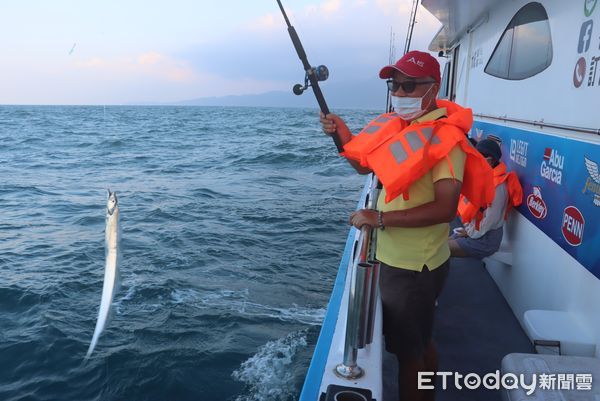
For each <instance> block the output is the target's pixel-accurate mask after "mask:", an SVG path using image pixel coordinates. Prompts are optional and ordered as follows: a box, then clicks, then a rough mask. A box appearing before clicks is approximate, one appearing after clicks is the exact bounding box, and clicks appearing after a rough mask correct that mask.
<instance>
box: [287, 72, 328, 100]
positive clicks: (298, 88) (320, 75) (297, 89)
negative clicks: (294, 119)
mask: <svg viewBox="0 0 600 401" xmlns="http://www.w3.org/2000/svg"><path fill="white" fill-rule="evenodd" d="M309 74H315V76H316V77H317V81H325V80H326V79H327V78H329V70H328V69H327V67H325V66H324V65H320V66H318V67H312V68H311V69H310V70H309V71H307V72H306V75H305V76H304V86H302V85H301V84H296V85H294V88H293V89H292V91H293V92H294V94H295V95H298V96H299V95H301V94H302V93H303V92H304V91H305V90H307V89H308V88H310V86H311V85H310V80H309V79H308V75H309Z"/></svg>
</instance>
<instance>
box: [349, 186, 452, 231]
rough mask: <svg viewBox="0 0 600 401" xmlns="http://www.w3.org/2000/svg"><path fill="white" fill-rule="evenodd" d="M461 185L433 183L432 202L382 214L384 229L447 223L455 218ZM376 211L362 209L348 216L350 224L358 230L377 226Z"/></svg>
mask: <svg viewBox="0 0 600 401" xmlns="http://www.w3.org/2000/svg"><path fill="white" fill-rule="evenodd" d="M461 186H462V183H461V182H460V181H458V180H456V179H453V178H444V179H441V180H438V181H436V182H434V183H433V189H434V200H433V201H431V202H428V203H425V204H422V205H419V206H416V207H413V208H411V209H405V210H395V211H391V212H385V213H383V225H384V226H385V227H426V226H432V225H434V224H440V223H448V222H450V221H452V219H454V217H455V216H456V209H457V207H458V199H459V196H460V188H461ZM377 213H378V212H377V211H376V210H368V209H362V210H359V211H356V212H354V213H353V214H352V215H351V216H350V224H352V225H353V226H355V227H357V228H360V227H361V226H363V225H365V224H367V225H370V226H372V227H377V226H378V221H377Z"/></svg>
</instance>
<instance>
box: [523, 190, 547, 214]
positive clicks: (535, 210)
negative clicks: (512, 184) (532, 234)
mask: <svg viewBox="0 0 600 401" xmlns="http://www.w3.org/2000/svg"><path fill="white" fill-rule="evenodd" d="M527 209H529V212H531V214H532V215H533V217H535V218H536V219H540V220H541V219H544V218H545V217H546V215H547V214H548V207H547V206H546V202H544V200H543V199H542V190H541V188H540V187H533V193H531V194H529V196H527Z"/></svg>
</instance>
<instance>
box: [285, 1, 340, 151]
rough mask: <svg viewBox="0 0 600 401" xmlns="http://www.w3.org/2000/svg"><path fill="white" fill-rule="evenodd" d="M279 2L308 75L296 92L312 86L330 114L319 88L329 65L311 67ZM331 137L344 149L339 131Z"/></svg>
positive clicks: (321, 105)
mask: <svg viewBox="0 0 600 401" xmlns="http://www.w3.org/2000/svg"><path fill="white" fill-rule="evenodd" d="M277 4H279V8H280V9H281V13H282V14H283V18H284V19H285V23H286V24H287V27H288V33H289V34H290V38H291V39H292V43H293V44H294V47H295V48H296V53H298V57H300V60H301V61H302V65H303V66H304V71H306V77H305V81H304V87H303V86H302V85H300V84H297V85H295V86H294V93H295V94H296V95H301V94H302V92H304V91H305V90H306V89H307V88H308V87H309V86H310V87H312V89H313V92H314V94H315V97H316V98H317V102H318V103H319V107H320V108H321V111H322V112H323V114H325V115H327V114H329V108H328V107H327V103H325V98H324V97H323V92H321V88H319V81H325V80H326V79H327V77H328V76H329V71H328V70H327V67H325V66H324V65H320V66H318V67H316V68H315V67H311V65H310V63H309V62H308V59H307V58H306V53H305V52H304V48H303V47H302V43H301V42H300V38H299V37H298V34H297V33H296V30H295V29H294V27H293V26H292V25H291V24H290V20H289V19H288V17H287V14H286V13H285V10H284V9H283V6H282V5H281V1H280V0H277ZM331 137H332V138H333V142H335V146H336V147H337V150H338V152H339V153H342V152H343V151H344V148H343V147H342V143H341V141H340V136H339V135H338V133H337V131H336V132H334V133H333V134H332V135H331Z"/></svg>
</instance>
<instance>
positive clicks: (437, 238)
mask: <svg viewBox="0 0 600 401" xmlns="http://www.w3.org/2000/svg"><path fill="white" fill-rule="evenodd" d="M444 112H445V110H444ZM443 114H444V113H442V114H441V115H440V110H439V109H438V110H435V111H433V112H431V113H428V114H426V115H425V116H423V117H421V118H420V119H419V120H417V121H414V122H413V123H415V122H416V123H418V122H423V121H430V120H434V119H436V118H439V117H441V116H443ZM448 157H449V159H450V162H451V163H452V170H453V172H454V175H452V172H451V170H450V166H449V165H448V161H447V160H446V159H444V160H441V161H440V162H439V163H438V164H436V165H435V166H434V167H433V168H432V169H431V170H429V171H428V172H427V173H425V175H423V177H421V178H420V179H418V180H417V181H415V182H414V183H413V184H412V185H411V186H410V188H409V189H408V193H409V199H408V200H404V197H403V196H402V195H400V196H398V197H396V198H395V199H393V200H392V201H390V202H389V203H385V189H383V190H382V191H381V193H380V194H379V199H378V201H377V210H381V211H383V212H389V211H393V210H405V209H410V208H413V207H416V206H420V205H422V204H425V203H428V202H431V201H433V200H434V198H435V196H434V195H435V192H434V188H433V184H434V183H435V182H436V181H439V180H442V179H445V178H454V179H457V180H459V181H462V179H463V172H464V166H465V159H466V155H465V153H464V152H463V151H462V149H460V147H459V146H455V147H454V148H453V149H452V150H451V151H450V153H449V154H448ZM449 228H450V226H449V224H448V223H441V224H435V225H433V226H426V227H414V228H413V227H411V228H406V227H385V230H377V251H376V255H377V259H378V260H380V261H382V262H383V263H385V264H387V265H390V266H394V267H400V268H404V269H407V270H415V271H422V270H423V266H424V265H427V267H428V268H429V269H430V270H433V269H435V268H437V267H439V266H440V265H441V264H442V263H444V262H445V261H446V260H447V259H448V258H449V257H450V248H448V231H449Z"/></svg>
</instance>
